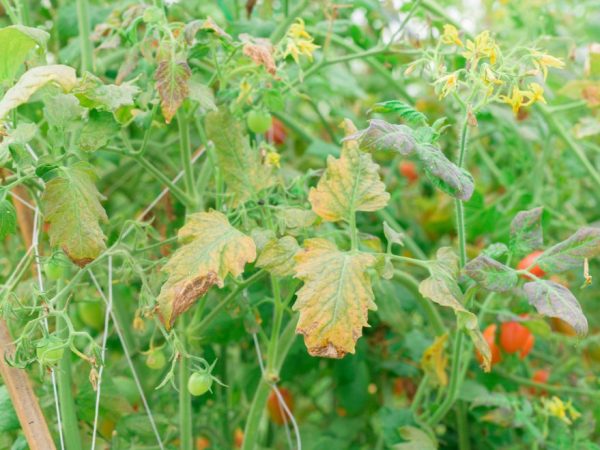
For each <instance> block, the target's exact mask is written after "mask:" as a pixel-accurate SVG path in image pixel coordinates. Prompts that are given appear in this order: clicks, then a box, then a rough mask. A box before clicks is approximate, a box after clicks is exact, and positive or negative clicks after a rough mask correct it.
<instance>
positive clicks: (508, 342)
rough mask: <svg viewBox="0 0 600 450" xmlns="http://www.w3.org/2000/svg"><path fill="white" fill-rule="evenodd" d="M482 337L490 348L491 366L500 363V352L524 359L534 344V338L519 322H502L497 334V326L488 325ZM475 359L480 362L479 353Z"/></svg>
mask: <svg viewBox="0 0 600 450" xmlns="http://www.w3.org/2000/svg"><path fill="white" fill-rule="evenodd" d="M483 337H484V339H485V340H486V342H487V343H488V345H489V346H490V350H491V353H492V366H493V365H494V364H498V363H499V362H500V361H502V352H504V353H509V354H512V353H518V354H519V357H520V358H521V359H524V358H525V357H526V356H527V355H528V354H529V352H531V349H532V348H533V344H534V343H535V336H534V335H533V334H532V333H531V331H529V329H528V328H527V327H525V326H523V325H522V324H521V323H519V322H515V321H511V322H504V323H502V324H501V325H500V332H499V333H498V325H496V324H491V325H488V326H487V327H486V328H485V330H483ZM476 356H477V359H478V360H479V361H480V362H482V357H481V355H480V354H479V353H477V354H476Z"/></svg>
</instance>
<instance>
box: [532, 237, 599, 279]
mask: <svg viewBox="0 0 600 450" xmlns="http://www.w3.org/2000/svg"><path fill="white" fill-rule="evenodd" d="M599 254H600V228H592V227H584V228H581V229H579V230H577V231H576V232H575V234H573V235H572V236H570V237H569V238H568V239H566V240H564V241H562V242H560V243H558V244H556V245H554V246H552V247H550V248H549V249H547V250H546V251H544V253H542V254H541V255H540V257H539V258H538V259H537V260H536V262H537V264H538V265H539V266H540V267H541V268H542V270H544V271H546V272H553V273H556V272H564V271H565V270H569V269H574V268H576V267H582V266H583V260H584V259H585V258H588V259H589V258H593V257H594V256H597V255H599Z"/></svg>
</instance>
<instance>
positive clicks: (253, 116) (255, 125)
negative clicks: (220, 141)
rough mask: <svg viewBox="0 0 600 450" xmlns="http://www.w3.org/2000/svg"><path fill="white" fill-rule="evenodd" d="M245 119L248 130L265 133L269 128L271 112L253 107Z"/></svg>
mask: <svg viewBox="0 0 600 450" xmlns="http://www.w3.org/2000/svg"><path fill="white" fill-rule="evenodd" d="M246 120H247V122H248V128H250V131H252V132H253V133H256V134H263V133H266V132H267V131H269V128H271V114H269V113H268V112H266V111H261V110H259V109H253V110H252V111H250V112H249V113H248V117H247V118H246Z"/></svg>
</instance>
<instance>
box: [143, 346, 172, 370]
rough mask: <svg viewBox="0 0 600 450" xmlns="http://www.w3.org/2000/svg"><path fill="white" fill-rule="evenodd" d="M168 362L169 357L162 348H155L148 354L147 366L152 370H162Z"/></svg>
mask: <svg viewBox="0 0 600 450" xmlns="http://www.w3.org/2000/svg"><path fill="white" fill-rule="evenodd" d="M165 364H167V358H166V357H165V354H164V353H163V351H162V350H159V349H157V348H154V349H152V350H150V352H149V353H148V356H146V366H148V367H149V368H150V369H152V370H160V369H162V368H163V367H165Z"/></svg>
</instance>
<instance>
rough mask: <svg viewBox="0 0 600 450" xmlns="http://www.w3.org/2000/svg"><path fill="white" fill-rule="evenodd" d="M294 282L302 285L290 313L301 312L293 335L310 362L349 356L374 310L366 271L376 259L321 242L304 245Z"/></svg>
mask: <svg viewBox="0 0 600 450" xmlns="http://www.w3.org/2000/svg"><path fill="white" fill-rule="evenodd" d="M296 262H297V266H296V275H295V276H296V278H299V279H301V280H302V281H303V282H304V285H303V286H302V288H300V290H299V291H298V292H297V300H296V303H295V304H294V307H293V310H294V311H300V319H299V321H298V325H297V326H296V332H297V333H299V334H302V335H304V343H305V344H306V347H307V349H308V352H309V353H310V354H311V355H313V356H323V357H327V358H343V357H344V355H346V354H347V353H354V348H355V345H356V341H357V340H358V338H359V337H360V336H361V335H362V328H363V327H366V326H368V323H367V314H368V310H369V309H372V310H375V309H377V307H376V306H375V303H374V298H373V289H372V288H371V280H370V278H369V275H368V273H367V269H368V268H370V267H373V266H374V265H375V262H376V258H375V257H374V256H373V255H370V254H368V253H361V252H342V251H340V250H338V249H337V248H336V246H335V244H333V243H331V242H329V241H327V240H325V239H307V240H306V241H304V250H303V251H301V252H300V253H298V254H297V255H296Z"/></svg>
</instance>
